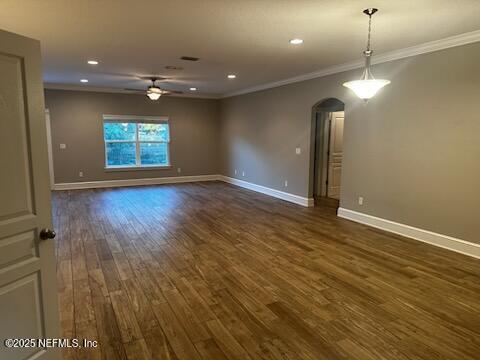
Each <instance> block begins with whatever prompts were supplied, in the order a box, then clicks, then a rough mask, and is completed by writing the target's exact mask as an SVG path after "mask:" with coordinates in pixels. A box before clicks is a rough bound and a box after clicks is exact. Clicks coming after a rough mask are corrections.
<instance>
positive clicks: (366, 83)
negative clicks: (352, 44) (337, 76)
mask: <svg viewBox="0 0 480 360" xmlns="http://www.w3.org/2000/svg"><path fill="white" fill-rule="evenodd" d="M377 11H378V9H375V8H369V9H365V10H363V13H364V14H365V15H368V40H367V49H366V50H365V51H364V52H363V55H364V56H365V70H363V74H362V77H361V78H360V80H354V81H348V82H346V83H344V84H343V86H345V87H347V88H349V89H351V90H353V92H354V93H355V94H356V95H357V96H358V97H359V98H360V99H363V100H365V101H367V100H368V99H370V98H372V97H373V96H375V94H376V93H377V92H378V90H380V89H381V88H383V87H384V86H386V85H388V84H390V80H383V79H375V78H374V77H373V75H372V72H371V71H370V63H371V59H372V54H373V50H372V49H370V33H371V30H372V15H373V14H375V13H376V12H377Z"/></svg>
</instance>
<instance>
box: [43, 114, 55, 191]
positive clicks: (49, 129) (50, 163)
mask: <svg viewBox="0 0 480 360" xmlns="http://www.w3.org/2000/svg"><path fill="white" fill-rule="evenodd" d="M45 125H46V127H47V152H48V172H49V175H50V190H53V187H54V185H55V170H54V168H53V147H52V125H51V121H50V110H48V109H45Z"/></svg>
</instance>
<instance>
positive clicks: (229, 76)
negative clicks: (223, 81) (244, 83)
mask: <svg viewBox="0 0 480 360" xmlns="http://www.w3.org/2000/svg"><path fill="white" fill-rule="evenodd" d="M227 77H228V78H229V79H235V78H236V77H237V75H235V74H230V75H228V76H227Z"/></svg>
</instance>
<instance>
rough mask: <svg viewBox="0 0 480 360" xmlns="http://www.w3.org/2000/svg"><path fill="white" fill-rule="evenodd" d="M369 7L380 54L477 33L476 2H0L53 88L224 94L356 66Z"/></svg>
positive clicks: (7, 25) (1, 13) (6, 23)
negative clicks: (151, 85)
mask: <svg viewBox="0 0 480 360" xmlns="http://www.w3.org/2000/svg"><path fill="white" fill-rule="evenodd" d="M367 7H378V8H379V9H380V11H379V13H378V14H376V15H375V16H374V19H373V35H372V36H373V38H372V46H373V49H374V50H375V51H376V52H377V53H383V52H387V51H390V50H395V49H400V48H405V47H409V46H413V45H417V44H421V43H424V42H427V41H432V40H438V39H443V38H446V37H449V36H453V35H458V34H462V33H465V32H470V31H474V30H478V29H480V21H479V20H480V1H479V0H368V1H366V0H315V1H311V0H136V1H133V0H1V1H0V27H1V28H2V29H3V30H8V31H12V32H15V33H19V34H22V35H25V36H29V37H33V38H36V39H39V40H40V41H41V42H42V51H43V61H44V80H45V82H46V83H50V84H57V86H58V84H62V86H63V85H74V86H80V87H81V86H82V85H81V84H80V83H79V80H80V79H81V78H87V79H89V83H88V86H89V87H97V88H113V89H123V88H137V89H143V88H145V87H146V86H147V85H148V82H147V81H145V80H139V79H138V78H137V77H138V76H145V75H161V76H165V77H168V78H171V81H169V82H166V83H163V85H164V87H165V88H169V89H173V90H182V91H186V92H187V93H188V88H189V87H191V86H195V87H198V88H199V93H200V94H201V95H204V96H209V95H210V96H217V95H220V94H226V93H231V92H236V91H239V90H242V89H245V88H249V87H253V86H257V85H260V84H264V83H269V82H274V81H278V80H282V79H285V78H290V77H295V76H298V75H301V74H305V73H310V72H314V71H316V70H319V69H322V68H326V67H329V66H332V65H335V64H340V63H345V62H348V61H351V60H355V59H358V58H359V57H360V55H361V52H362V50H363V48H364V47H365V42H366V30H367V20H368V18H367V17H366V16H365V15H363V14H362V10H363V9H364V8H367ZM296 37H298V38H302V39H304V41H305V42H304V44H303V45H300V46H292V45H290V44H289V42H288V40H289V39H292V38H296ZM181 56H195V57H199V58H200V61H198V62H195V63H194V62H186V61H182V60H179V58H180V57H181ZM88 59H97V60H99V61H100V64H99V65H97V66H91V65H88V64H87V63H86V62H87V60H88ZM168 65H174V66H181V67H183V68H184V69H183V70H181V71H175V70H166V69H165V66H168ZM229 73H235V74H237V76H238V77H237V79H235V80H229V79H227V78H226V75H227V74H229Z"/></svg>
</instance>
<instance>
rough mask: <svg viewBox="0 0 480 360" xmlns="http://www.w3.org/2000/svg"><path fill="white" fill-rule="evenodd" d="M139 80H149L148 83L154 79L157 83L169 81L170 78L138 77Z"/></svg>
mask: <svg viewBox="0 0 480 360" xmlns="http://www.w3.org/2000/svg"><path fill="white" fill-rule="evenodd" d="M138 78H139V79H141V80H148V81H152V80H153V79H155V81H165V80H168V78H166V77H163V76H138Z"/></svg>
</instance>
